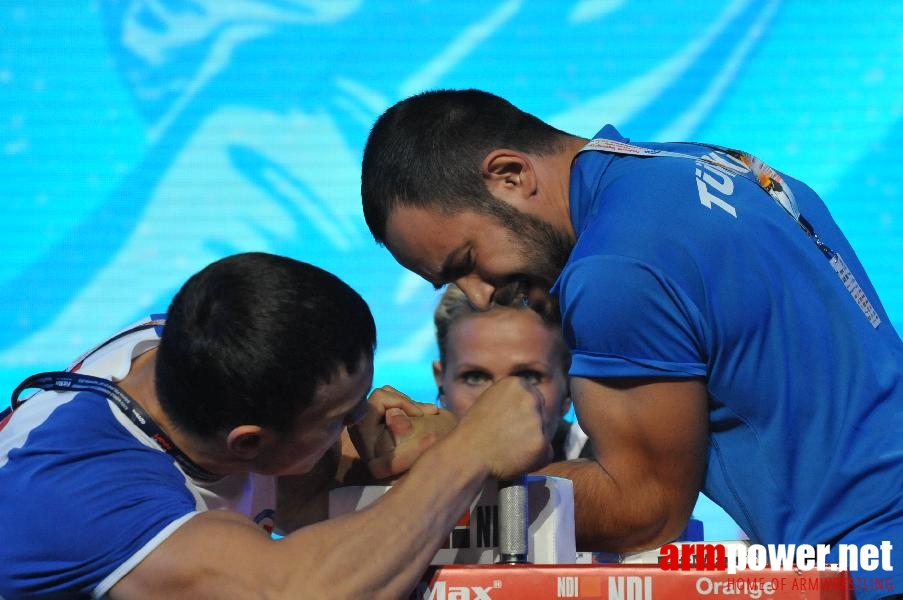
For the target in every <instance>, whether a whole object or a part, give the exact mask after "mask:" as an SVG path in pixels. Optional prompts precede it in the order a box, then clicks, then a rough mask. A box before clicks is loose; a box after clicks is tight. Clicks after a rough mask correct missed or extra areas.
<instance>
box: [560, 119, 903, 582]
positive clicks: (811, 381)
mask: <svg viewBox="0 0 903 600" xmlns="http://www.w3.org/2000/svg"><path fill="white" fill-rule="evenodd" d="M597 137H599V138H607V139H613V140H616V141H622V142H626V141H627V140H626V139H625V138H622V137H621V136H620V135H619V134H618V133H617V131H616V130H615V129H614V128H613V127H611V126H607V127H606V128H604V129H603V130H602V131H601V132H600V133H599V134H598V135H597ZM641 145H642V146H645V147H648V148H654V149H657V150H666V151H671V152H676V153H683V154H690V155H693V156H702V155H706V154H709V153H711V152H713V149H712V148H709V147H704V146H700V145H696V144H641ZM711 158H713V159H715V160H714V162H718V161H719V160H725V161H728V162H731V161H730V160H729V159H727V157H725V156H724V155H723V154H717V153H716V155H714V156H712V157H711ZM783 177H784V183H785V184H786V185H787V186H789V187H790V189H791V191H792V193H793V194H794V196H795V199H796V202H797V203H798V205H799V209H800V212H801V213H802V214H803V216H804V217H805V218H807V219H808V221H810V222H811V224H812V226H813V228H814V230H815V231H816V232H817V233H818V234H819V235H820V236H821V238H822V239H823V241H824V242H825V243H826V244H827V245H828V246H830V247H831V249H833V250H835V251H837V252H838V253H839V254H840V255H841V256H842V258H843V259H844V261H845V262H846V264H847V266H848V267H849V268H850V270H851V271H852V272H853V274H854V276H855V278H856V280H857V282H858V284H859V285H860V286H861V289H862V290H863V292H864V294H865V296H866V297H867V298H868V300H869V301H870V303H871V305H872V307H873V308H874V310H875V311H876V313H877V316H878V317H879V318H880V320H881V323H880V325H878V327H877V328H875V327H873V324H872V323H871V322H870V321H869V319H868V318H866V316H865V314H864V312H863V310H862V308H860V305H859V304H857V302H856V301H855V300H854V298H853V296H852V295H851V293H850V292H849V291H848V290H847V288H846V287H845V285H844V283H843V282H842V281H841V280H840V278H839V277H838V275H837V273H836V272H835V270H834V269H833V268H832V266H831V263H830V262H829V260H828V259H827V258H826V256H825V254H824V253H823V252H822V251H821V250H820V249H819V248H818V247H817V246H816V244H815V243H814V241H813V239H812V238H810V237H809V236H808V235H807V234H806V232H805V231H804V230H803V229H802V228H801V226H800V225H799V224H798V223H797V222H796V220H795V219H793V218H790V216H789V214H788V213H787V212H785V211H784V210H783V209H782V208H781V206H780V205H779V204H778V203H777V202H775V200H774V199H773V198H772V196H771V195H769V193H768V192H766V191H765V189H763V187H762V186H761V185H760V184H759V183H757V181H756V180H755V178H754V177H750V176H748V175H743V174H738V173H736V172H733V171H731V170H730V169H723V168H719V167H718V166H717V165H712V164H710V163H709V162H706V161H702V160H694V159H692V158H681V157H673V156H657V157H648V158H647V157H640V156H632V155H622V154H613V153H608V152H596V151H588V152H584V153H582V154H581V155H579V156H578V158H577V160H576V162H575V164H574V167H573V168H572V172H571V189H570V203H571V205H570V210H571V220H572V223H573V225H574V229H575V231H576V234H577V244H576V246H575V248H574V251H573V252H572V254H571V257H570V259H569V261H568V263H567V265H566V267H565V269H564V270H563V272H562V273H561V276H560V277H559V279H558V281H557V282H556V285H555V287H554V288H553V292H554V293H556V294H557V295H558V296H559V300H560V303H561V310H562V317H563V321H564V333H565V338H566V340H567V342H568V344H569V345H570V346H571V348H572V350H573V362H572V367H571V375H573V376H577V377H597V378H600V377H668V378H690V377H701V378H704V379H705V381H706V384H707V388H708V393H709V411H710V412H709V428H710V438H709V452H708V467H707V472H706V479H705V486H704V489H703V491H704V492H705V493H706V495H708V496H709V497H711V498H712V499H713V500H714V501H715V502H717V503H718V504H720V505H721V506H722V507H724V509H725V510H726V511H727V512H728V514H730V515H731V517H733V518H734V519H735V520H736V521H737V523H738V524H739V525H740V526H741V527H742V528H743V529H744V531H745V532H747V533H748V534H749V536H750V538H751V539H752V540H753V541H755V542H761V543H796V544H803V543H805V544H818V543H830V544H832V545H834V544H837V543H858V544H867V543H868V544H878V543H880V542H881V541H883V540H888V541H891V542H892V543H893V545H894V546H895V548H894V557H895V559H896V563H897V564H895V565H894V566H895V567H903V564H900V561H901V560H903V553H901V552H900V550H901V549H903V548H901V547H900V546H903V435H901V432H903V343H901V341H900V338H899V336H898V335H897V332H896V331H895V330H894V328H893V326H892V325H891V322H890V319H889V318H888V317H887V314H886V313H885V311H884V308H883V307H882V306H881V304H880V302H879V300H878V296H877V294H876V293H875V290H874V289H873V287H872V285H871V283H870V282H869V280H868V277H867V276H866V274H865V271H864V270H863V268H862V265H861V264H860V263H859V261H858V259H857V258H856V255H855V253H854V252H853V250H852V248H851V247H850V245H849V243H848V242H847V240H846V239H845V237H844V236H843V234H842V233H841V231H840V230H839V229H838V227H837V225H836V224H835V223H834V221H833V219H832V218H831V216H830V214H829V213H828V210H827V209H826V207H825V206H824V203H823V202H822V201H821V200H820V199H819V197H818V196H817V195H816V194H815V193H814V192H813V191H812V190H811V189H809V188H808V187H807V186H805V185H804V184H803V183H801V182H799V181H796V180H794V179H792V178H789V177H787V176H786V175H784V176H783ZM855 192H856V190H852V193H855ZM871 575H875V574H874V573H872V574H871Z"/></svg>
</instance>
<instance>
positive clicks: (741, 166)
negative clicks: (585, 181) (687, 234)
mask: <svg viewBox="0 0 903 600" xmlns="http://www.w3.org/2000/svg"><path fill="white" fill-rule="evenodd" d="M690 143H694V142H690ZM694 145H697V146H702V147H703V148H708V149H711V150H714V151H717V152H720V153H721V154H722V155H723V156H719V155H718V154H716V153H715V152H711V153H709V154H706V155H703V156H695V155H692V154H685V153H683V152H672V151H670V150H659V149H657V148H644V147H643V146H635V145H633V144H627V143H625V142H618V141H615V140H607V139H605V138H594V139H592V140H590V141H589V142H588V143H587V144H586V145H585V146H583V148H581V149H580V152H586V151H590V150H592V151H596V152H607V153H611V154H627V155H631V156H639V157H642V158H652V157H656V156H670V157H674V158H685V159H689V160H693V161H698V162H703V163H706V164H708V165H711V166H713V167H714V168H716V169H721V170H723V171H729V172H731V173H734V174H737V175H741V176H743V177H746V178H748V179H752V180H753V181H755V182H756V183H757V184H758V185H759V187H761V188H762V189H763V190H764V191H765V192H766V193H768V195H769V196H771V199H772V200H774V201H775V202H776V203H777V204H778V205H779V206H780V207H781V208H783V209H784V212H786V213H787V215H788V216H790V218H792V219H793V220H794V221H796V222H797V224H798V225H799V226H800V228H801V229H802V230H803V231H804V232H805V233H806V235H807V236H808V237H809V238H810V239H811V240H812V241H813V242H814V243H815V245H816V246H817V247H818V249H819V250H820V251H821V253H822V254H824V256H825V258H827V259H828V262H829V263H830V264H831V268H832V269H834V272H835V273H837V276H838V277H839V278H840V281H841V283H843V285H844V287H845V288H846V289H847V291H848V292H849V293H850V296H852V297H853V300H854V301H855V302H856V304H857V305H858V306H859V308H860V309H861V310H862V313H863V314H864V315H865V318H866V319H868V321H869V323H871V325H872V327H873V328H875V329H877V328H878V325H880V324H881V317H879V316H878V312H877V311H876V310H875V308H874V307H873V306H872V303H871V302H870V301H869V299H868V297H867V296H866V295H865V291H864V290H863V289H862V288H861V287H860V286H859V283H858V282H857V281H856V277H855V276H854V275H853V272H852V271H851V270H850V268H849V267H847V264H846V263H845V262H844V260H843V258H842V257H841V256H840V254H838V253H837V252H835V251H833V250H832V249H831V248H830V247H829V246H828V245H827V244H826V243H825V242H823V241H822V239H821V238H820V237H818V234H817V233H816V232H815V228H814V227H813V226H812V224H811V223H810V222H809V220H808V219H806V217H804V216H803V215H802V213H800V210H799V207H798V206H797V204H796V199H795V198H794V197H793V192H792V191H791V189H790V187H789V186H788V185H787V184H786V182H785V181H784V178H783V177H782V176H781V174H780V173H778V172H777V171H776V170H774V169H773V168H771V167H770V166H768V165H767V164H765V163H764V162H762V161H761V160H760V159H758V158H756V157H755V156H753V155H752V154H749V153H747V152H743V151H742V150H734V149H731V148H724V147H722V146H715V145H711V144H697V143H694Z"/></svg>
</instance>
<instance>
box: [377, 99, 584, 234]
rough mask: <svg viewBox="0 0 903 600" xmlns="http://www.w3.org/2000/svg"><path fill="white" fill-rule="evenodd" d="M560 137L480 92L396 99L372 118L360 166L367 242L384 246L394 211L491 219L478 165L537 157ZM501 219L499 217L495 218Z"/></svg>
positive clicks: (492, 204) (491, 204)
mask: <svg viewBox="0 0 903 600" xmlns="http://www.w3.org/2000/svg"><path fill="white" fill-rule="evenodd" d="M565 136H567V134H566V133H564V132H562V131H560V130H558V129H555V128H554V127H552V126H551V125H549V124H547V123H545V122H543V121H541V120H540V119H538V118H536V117H534V116H533V115H531V114H529V113H526V112H524V111H522V110H520V109H519V108H517V107H516V106H514V105H513V104H511V103H510V102H508V101H507V100H505V99H503V98H500V97H499V96H496V95H494V94H490V93H489V92H484V91H480V90H474V89H468V90H435V91H428V92H423V93H421V94H418V95H416V96H412V97H410V98H408V99H406V100H402V101H401V102H398V103H397V104H395V105H394V106H392V107H391V108H389V109H388V110H387V111H386V112H385V113H383V114H382V116H380V117H379V119H377V121H376V123H375V124H374V125H373V128H372V129H371V131H370V135H369V137H368V138H367V145H366V146H365V148H364V157H363V161H362V164H361V200H362V202H363V208H364V218H365V219H366V221H367V226H368V227H369V228H370V232H371V233H372V234H373V237H374V238H375V239H376V241H377V242H379V243H380V244H384V243H385V239H386V221H387V220H388V218H389V213H390V212H391V211H392V209H394V208H395V207H397V206H411V207H427V206H429V207H434V208H438V209H439V210H442V211H443V212H445V213H447V214H451V213H454V212H457V211H460V210H464V209H471V210H475V211H477V212H483V213H489V214H495V213H496V212H497V211H496V207H497V206H498V204H499V203H498V201H497V200H496V199H495V198H493V196H492V195H491V194H490V193H489V190H488V189H487V188H486V185H485V183H484V182H483V178H482V175H481V173H480V163H481V162H482V160H483V158H484V157H485V156H486V155H487V154H488V153H489V152H490V151H492V150H493V149H495V148H510V149H512V150H518V151H521V152H529V153H532V154H538V155H544V154H549V153H554V152H556V151H558V150H560V149H561V148H562V147H563V142H564V139H565ZM499 216H500V218H504V215H499Z"/></svg>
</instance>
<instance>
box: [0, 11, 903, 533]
mask: <svg viewBox="0 0 903 600" xmlns="http://www.w3.org/2000/svg"><path fill="white" fill-rule="evenodd" d="M0 28H2V29H0V31H2V36H0V152H2V160H0V202H2V207H3V208H2V211H3V212H2V215H3V218H2V220H0V228H2V236H0V316H2V323H3V326H2V327H0V389H4V390H11V389H12V388H13V387H14V386H15V384H16V383H18V380H19V379H21V378H22V377H24V376H25V375H27V374H29V373H31V372H34V371H38V370H46V369H54V368H61V367H65V366H66V365H67V364H68V362H69V361H70V360H71V359H73V358H74V357H75V356H76V355H78V354H79V353H81V352H82V351H83V350H85V349H86V348H87V347H89V346H91V345H93V344H94V343H95V342H97V341H100V340H101V339H102V338H104V337H105V336H106V335H108V334H109V333H111V332H113V331H115V330H117V329H119V328H121V327H123V326H125V325H127V324H129V323H131V322H133V321H136V320H138V319H140V318H141V317H143V316H144V315H146V314H148V313H149V312H151V311H162V310H165V308H166V306H167V305H168V302H169V299H170V298H171V296H172V294H173V293H174V292H175V290H176V289H177V288H178V286H179V285H180V284H181V283H182V282H183V281H184V280H185V279H186V278H187V277H189V276H190V275H191V274H192V273H194V272H195V271H197V270H198V269H200V268H201V267H203V266H204V265H205V264H207V263H209V262H211V261H213V260H215V259H217V258H219V257H222V256H224V255H227V254H231V253H235V252H240V251H248V250H263V251H269V252H276V253H281V254H287V255H290V256H293V257H296V258H300V259H303V260H306V261H309V262H313V263H315V264H317V265H319V266H322V267H324V268H327V269H329V270H332V271H334V272H336V273H337V274H339V275H340V276H341V277H342V278H344V279H345V280H346V281H348V282H349V283H350V284H351V285H353V286H354V287H355V288H357V289H358V290H359V291H360V292H361V293H362V295H363V296H364V297H365V298H366V300H367V301H368V302H369V304H370V306H371V308H372V309H373V311H374V313H375V316H376V319H377V326H378V330H379V349H378V353H377V374H376V383H377V384H382V383H392V384H394V385H395V386H397V387H399V388H400V389H402V390H404V391H406V392H408V393H409V394H411V395H412V396H414V397H415V398H418V399H421V400H431V399H433V398H435V389H434V385H433V383H432V379H431V374H430V361H431V360H432V359H433V358H434V357H435V355H436V353H435V349H434V342H433V332H432V326H431V313H432V309H433V306H434V304H435V302H436V293H435V292H434V291H433V290H432V288H431V287H430V286H429V285H428V284H426V283H424V282H422V281H420V280H418V279H417V278H416V277H414V276H413V275H411V274H408V273H406V272H405V271H403V270H402V269H401V268H400V267H398V266H397V265H396V264H395V263H394V262H393V260H392V259H391V257H390V256H389V255H388V253H387V252H385V250H383V249H382V248H379V247H377V246H376V245H375V243H374V242H373V241H372V238H371V237H370V235H369V233H368V231H367V229H366V226H365V225H364V222H363V219H362V216H361V214H360V207H359V162H360V157H361V151H362V146H363V143H364V141H365V139H366V135H367V132H368V129H369V127H370V125H371V124H372V122H373V121H374V120H375V118H376V117H377V116H378V115H379V114H380V113H381V112H382V111H383V110H384V109H385V108H387V107H388V106H389V105H390V104H392V103H394V102H395V101H396V100H399V99H401V98H403V97H406V96H408V95H410V94H412V93H416V92H418V91H421V90H424V89H428V88H436V87H479V88H484V89H487V90H489V91H493V92H495V93H498V94H500V95H502V96H505V97H507V98H509V99H510V100H512V101H513V102H514V103H515V104H518V105H519V106H521V107H522V108H524V109H526V110H528V111H530V112H533V113H534V114H536V115H537V116H539V117H541V118H544V119H546V120H548V121H550V122H552V123H553V124H554V125H556V126H558V127H560V128H562V129H565V130H567V131H570V132H571V133H575V134H578V135H582V136H586V137H589V136H591V135H592V134H593V133H595V132H596V131H597V130H598V129H599V128H600V127H601V126H602V125H604V124H605V123H613V124H615V125H616V126H617V127H619V129H620V130H621V132H622V133H623V134H624V135H627V136H629V137H631V138H632V139H634V140H637V141H642V140H648V141H676V140H693V141H706V142H714V143H718V144H722V145H726V146H733V147H738V148H742V149H745V150H747V151H749V152H751V153H753V154H756V155H758V156H760V157H761V158H762V159H763V160H765V161H766V162H768V163H770V164H772V165H773V166H775V167H777V168H779V169H781V170H783V171H786V172H788V173H790V174H791V175H794V176H795V177H798V178H800V179H803V180H804V181H806V182H807V183H809V184H810V185H811V186H812V187H813V188H815V189H816V190H817V191H819V192H820V193H821V194H822V195H823V197H824V198H825V199H826V201H827V203H828V205H829V207H830V208H831V210H832V212H833V213H834V215H835V217H836V219H837V220H838V221H839V222H840V224H841V226H842V227H843V228H844V229H845V231H846V232H847V234H848V236H849V237H850V239H851V241H852V243H853V245H854V247H855V248H857V250H858V253H859V256H860V258H861V259H862V262H863V263H864V264H865V265H866V268H867V269H869V272H870V273H871V276H872V278H873V281H874V283H875V286H876V287H877V289H878V292H879V294H880V296H881V300H882V301H883V302H884V304H885V307H886V308H887V310H888V312H889V313H890V315H891V318H892V320H893V321H894V323H895V326H896V327H897V328H900V326H901V325H903V263H901V260H900V259H901V257H903V204H901V193H903V190H901V188H903V168H901V165H900V159H899V158H898V156H897V154H896V151H895V150H894V147H895V146H894V144H895V142H897V140H899V139H900V138H901V135H903V119H901V116H903V104H901V103H903V100H901V99H903V72H901V71H903V60H901V59H903V2H899V1H887V0H872V1H863V2H857V3H850V2H838V1H827V2H809V1H804V0H797V1H786V2H780V1H757V2H754V1H751V0H730V1H724V2H699V1H698V0H645V1H643V2H627V1H625V0H621V1H619V0H570V1H566V0H556V1H552V0H549V1H527V0H484V1H483V2H479V3H477V2H440V1H438V0H436V1H432V0H411V1H408V2H401V1H389V0H381V1H365V0H320V1H317V0H95V1H88V0H39V1H37V2H25V1H18V2H4V3H3V5H2V7H0ZM800 376H804V374H800ZM813 460H818V455H817V454H813ZM697 516H699V517H701V518H702V519H703V520H704V521H705V526H706V537H707V538H708V539H725V538H733V537H736V535H737V531H736V526H735V525H733V523H732V522H731V521H730V520H729V519H727V518H726V517H724V516H723V514H722V513H720V511H719V510H718V509H717V508H716V507H714V506H712V505H711V503H710V502H707V501H705V500H703V501H701V503H700V505H699V506H698V507H697Z"/></svg>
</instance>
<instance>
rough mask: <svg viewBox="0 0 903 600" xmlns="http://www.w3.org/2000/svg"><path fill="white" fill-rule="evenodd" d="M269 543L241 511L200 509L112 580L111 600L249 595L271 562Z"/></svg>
mask: <svg viewBox="0 0 903 600" xmlns="http://www.w3.org/2000/svg"><path fill="white" fill-rule="evenodd" d="M275 544H276V542H274V541H273V540H271V539H270V538H269V535H268V534H267V533H266V532H265V531H263V530H262V529H261V528H260V527H257V526H256V525H254V524H253V523H252V522H251V521H250V520H248V519H247V518H246V517H244V516H242V515H240V514H238V513H234V512H231V511H224V510H215V511H208V512H204V513H200V514H198V515H195V516H194V517H192V518H191V519H190V520H189V521H188V522H186V523H184V524H183V525H181V526H180V527H179V528H178V529H177V530H176V531H175V532H173V533H172V535H170V537H169V538H168V539H167V540H165V541H164V542H163V543H161V544H160V545H159V546H158V547H157V548H156V549H154V550H153V551H152V552H150V554H148V555H147V556H146V557H145V558H144V559H143V560H142V561H141V562H140V563H138V565H137V566H136V567H135V568H133V569H132V570H131V571H130V572H129V573H128V574H126V575H125V576H124V577H123V578H122V579H120V580H119V582H118V583H117V584H116V585H114V586H113V587H112V588H111V589H110V592H109V596H110V597H111V598H113V599H114V600H120V599H132V598H152V597H153V598H173V599H180V598H185V599H189V598H194V599H201V598H217V599H219V598H223V599H226V598H249V597H254V596H256V595H259V593H260V592H261V591H262V590H261V588H260V580H261V575H262V574H265V573H267V572H268V569H269V567H270V566H272V565H273V564H275V561H274V560H273V552H274V551H275V547H274V546H275Z"/></svg>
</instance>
